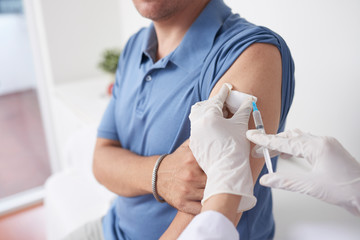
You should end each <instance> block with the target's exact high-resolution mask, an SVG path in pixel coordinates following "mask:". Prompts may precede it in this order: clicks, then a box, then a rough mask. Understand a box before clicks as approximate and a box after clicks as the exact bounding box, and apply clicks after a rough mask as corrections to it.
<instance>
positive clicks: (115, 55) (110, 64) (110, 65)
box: [99, 49, 121, 74]
mask: <svg viewBox="0 0 360 240" xmlns="http://www.w3.org/2000/svg"><path fill="white" fill-rule="evenodd" d="M120 54H121V50H119V49H107V50H105V51H104V53H103V55H102V56H103V58H102V61H101V62H100V63H99V68H101V69H102V70H104V71H105V72H108V73H113V74H115V72H116V68H117V64H118V61H119V57H120Z"/></svg>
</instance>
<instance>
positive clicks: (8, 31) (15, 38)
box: [0, 14, 35, 95]
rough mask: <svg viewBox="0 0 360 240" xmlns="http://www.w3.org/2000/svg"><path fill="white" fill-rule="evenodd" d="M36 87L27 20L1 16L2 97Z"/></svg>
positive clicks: (0, 91)
mask: <svg viewBox="0 0 360 240" xmlns="http://www.w3.org/2000/svg"><path fill="white" fill-rule="evenodd" d="M34 87H35V73H34V65H33V62H32V55H31V49H30V42H29V36H28V32H27V25H26V22H25V18H24V17H23V16H22V15H17V14H2V15H0V95H2V94H7V93H12V92H16V91H21V90H25V89H29V88H34Z"/></svg>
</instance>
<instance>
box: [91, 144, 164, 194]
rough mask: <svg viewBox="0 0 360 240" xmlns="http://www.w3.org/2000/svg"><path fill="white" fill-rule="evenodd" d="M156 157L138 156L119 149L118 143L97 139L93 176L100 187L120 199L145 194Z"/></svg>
mask: <svg viewBox="0 0 360 240" xmlns="http://www.w3.org/2000/svg"><path fill="white" fill-rule="evenodd" d="M158 157H159V156H151V157H143V156H139V155H136V154H134V153H132V152H131V151H129V150H126V149H123V148H121V146H120V144H119V143H118V142H115V141H111V140H107V139H98V141H97V143H96V147H95V152H94V160H93V173H94V175H95V178H96V179H97V181H98V182H99V183H100V184H102V185H104V186H105V187H106V188H107V189H109V190H110V191H112V192H114V193H116V194H118V195H120V196H126V197H134V196H139V195H144V194H149V193H151V192H152V190H151V177H152V169H153V167H154V165H155V162H156V160H157V158H158Z"/></svg>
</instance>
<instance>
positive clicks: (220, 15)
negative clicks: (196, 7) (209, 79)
mask: <svg viewBox="0 0 360 240" xmlns="http://www.w3.org/2000/svg"><path fill="white" fill-rule="evenodd" d="M230 14H231V9H230V8H229V7H228V6H226V5H225V3H224V2H223V0H211V1H210V2H209V3H208V4H207V6H206V7H205V8H204V10H203V11H202V12H201V13H200V15H199V16H198V18H197V19H196V20H195V22H194V23H193V24H192V25H191V27H190V28H189V30H188V31H187V32H186V34H185V36H184V38H183V40H182V41H181V43H180V45H179V46H178V47H177V48H176V49H175V50H174V51H173V52H172V53H170V54H169V56H166V57H165V58H166V63H167V62H168V61H171V62H172V63H174V64H175V65H177V66H179V67H181V68H182V69H183V70H184V71H186V72H191V71H192V70H193V69H194V68H196V67H198V65H199V63H202V62H203V61H204V59H205V57H206V56H207V54H208V53H209V52H210V49H211V47H212V45H213V42H214V40H215V36H216V33H217V32H218V30H219V29H220V27H221V26H222V24H223V23H224V21H225V19H226V18H227V17H228V16H229V15H230ZM156 51H157V37H156V32H155V28H154V25H153V24H151V25H150V26H149V27H148V28H147V29H146V32H145V41H144V44H143V45H142V49H141V52H142V54H141V59H140V64H141V63H142V62H143V61H144V58H149V59H151V60H152V61H153V59H155V57H156ZM166 63H164V64H165V65H166Z"/></svg>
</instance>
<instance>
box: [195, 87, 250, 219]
mask: <svg viewBox="0 0 360 240" xmlns="http://www.w3.org/2000/svg"><path fill="white" fill-rule="evenodd" d="M231 88H232V86H231V85H230V84H224V85H223V86H222V88H221V89H220V92H219V93H218V94H217V95H216V96H214V97H212V98H210V99H209V100H206V101H202V102H198V103H196V104H195V105H194V106H192V108H191V113H190V116H189V118H190V121H191V134H190V149H191V151H192V152H193V154H194V156H195V158H196V160H197V161H198V163H199V165H200V167H201V168H202V169H203V170H204V172H205V173H206V175H207V182H206V186H205V190H204V198H203V200H202V203H204V202H205V201H206V200H207V199H208V198H209V197H211V196H213V195H215V194H220V193H230V194H234V195H241V196H242V197H241V201H240V204H239V208H238V212H240V211H246V210H249V209H251V208H252V207H254V206H255V204H256V198H255V197H254V195H253V187H254V186H253V180H252V175H251V169H250V163H249V154H250V142H249V141H248V140H247V139H246V136H245V133H246V131H247V130H248V121H249V117H250V113H251V109H252V107H251V99H249V100H248V101H246V102H244V103H243V104H242V105H241V106H240V108H239V109H238V111H237V112H235V114H234V115H233V117H232V118H229V119H226V118H224V117H223V111H222V109H223V105H224V102H225V100H226V98H227V96H228V94H229V92H230V90H231Z"/></svg>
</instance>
